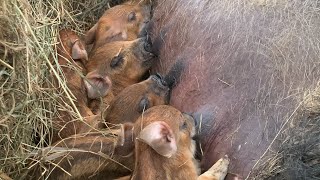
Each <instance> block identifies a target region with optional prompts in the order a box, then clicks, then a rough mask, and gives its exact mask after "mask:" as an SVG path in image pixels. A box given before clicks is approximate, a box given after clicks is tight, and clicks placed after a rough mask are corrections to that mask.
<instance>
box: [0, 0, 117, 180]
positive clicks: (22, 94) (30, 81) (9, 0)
mask: <svg viewBox="0 0 320 180" xmlns="http://www.w3.org/2000/svg"><path fill="white" fill-rule="evenodd" d="M0 3H1V4H0V85H1V88H0V93H1V95H0V149H1V151H0V177H1V178H9V177H11V178H13V179H18V178H20V179H23V169H25V168H26V167H25V166H26V158H27V154H28V153H30V152H32V151H33V150H37V149H39V148H41V147H43V146H45V142H44V139H43V138H40V142H39V143H38V144H34V141H33V137H34V136H35V135H36V134H38V135H39V137H45V136H46V135H47V134H48V133H49V132H50V129H51V125H52V124H51V119H52V117H53V116H55V115H57V110H58V109H69V110H70V111H73V113H74V114H75V115H78V116H80V115H79V114H78V113H77V112H76V111H75V110H74V109H75V108H74V106H72V104H73V103H70V102H72V97H73V95H72V94H71V93H68V89H67V87H66V85H65V80H64V78H58V79H59V84H60V86H61V87H62V89H63V91H64V93H65V94H69V99H68V102H65V103H63V104H61V103H58V101H57V99H63V97H62V95H63V94H64V93H62V92H57V91H56V89H54V88H50V87H52V86H51V85H52V82H53V77H52V75H51V74H50V71H52V72H55V73H54V74H55V75H56V77H63V76H62V72H61V70H59V69H58V71H55V70H54V69H55V68H53V65H51V63H50V58H49V57H54V59H55V62H56V53H55V52H54V45H55V44H56V43H57V33H58V30H59V29H60V28H65V27H68V28H71V29H73V30H75V31H76V32H78V33H79V34H83V33H84V32H85V31H86V30H88V28H89V27H91V26H92V25H93V23H95V22H96V20H97V19H98V18H99V17H100V16H101V14H102V13H103V12H104V11H105V10H106V9H107V8H108V7H110V6H113V5H114V4H117V3H120V1H119V0H117V1H111V0H110V1H108V0H93V1H86V0H81V1H77V0H58V1H55V0H49V1H42V0H40V1H39V0H2V1H1V2H0ZM68 104H71V105H68Z"/></svg>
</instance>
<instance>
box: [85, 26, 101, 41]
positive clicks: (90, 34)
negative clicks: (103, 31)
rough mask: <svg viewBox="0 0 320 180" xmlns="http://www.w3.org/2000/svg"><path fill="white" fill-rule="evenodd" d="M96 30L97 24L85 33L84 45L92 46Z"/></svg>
mask: <svg viewBox="0 0 320 180" xmlns="http://www.w3.org/2000/svg"><path fill="white" fill-rule="evenodd" d="M97 28H98V23H96V24H95V25H94V26H93V27H92V28H91V29H90V30H89V31H88V32H87V33H86V36H85V42H86V44H92V43H93V42H94V41H95V38H96V32H97Z"/></svg>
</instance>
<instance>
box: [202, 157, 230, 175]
mask: <svg viewBox="0 0 320 180" xmlns="http://www.w3.org/2000/svg"><path fill="white" fill-rule="evenodd" d="M228 165H229V158H228V156H227V155H225V156H224V157H223V158H221V159H219V160H218V161H217V162H216V163H215V164H214V165H213V166H212V167H211V168H210V169H209V170H208V171H206V172H204V173H203V174H201V175H200V176H199V177H198V180H223V179H224V178H225V177H226V175H227V171H228Z"/></svg>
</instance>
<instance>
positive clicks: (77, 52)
mask: <svg viewBox="0 0 320 180" xmlns="http://www.w3.org/2000/svg"><path fill="white" fill-rule="evenodd" d="M58 38H59V42H60V43H59V44H58V45H57V53H58V64H59V66H60V67H61V70H62V72H63V74H64V76H65V79H66V85H67V86H68V88H69V89H70V91H71V92H72V94H73V95H74V97H75V99H76V100H75V101H74V103H75V105H76V107H77V109H78V110H79V113H80V114H81V116H83V117H89V116H92V115H93V114H92V112H91V110H90V109H89V108H88V107H87V104H88V98H87V92H86V89H85V85H84V82H83V79H82V78H81V74H85V73H86V70H85V68H84V63H86V61H87V60H88V56H87V52H86V50H85V46H84V44H83V42H82V41H81V40H80V38H79V37H78V35H77V34H76V33H74V32H73V31H71V30H68V29H64V30H61V31H59V37H58ZM56 69H57V71H59V70H58V68H56ZM55 86H59V84H58V80H56V82H55ZM58 90H59V91H61V90H62V88H58ZM64 102H69V99H67V98H65V99H62V100H61V102H60V103H64ZM58 113H59V115H58V117H56V118H54V119H53V126H54V131H53V137H52V142H55V141H57V140H59V139H63V138H65V137H68V136H70V135H73V134H75V133H77V132H79V131H80V129H81V124H83V122H81V121H80V120H75V117H74V116H73V115H72V114H71V113H70V112H69V110H59V112H58ZM91 119H92V118H86V120H87V123H89V124H91V122H90V121H91Z"/></svg>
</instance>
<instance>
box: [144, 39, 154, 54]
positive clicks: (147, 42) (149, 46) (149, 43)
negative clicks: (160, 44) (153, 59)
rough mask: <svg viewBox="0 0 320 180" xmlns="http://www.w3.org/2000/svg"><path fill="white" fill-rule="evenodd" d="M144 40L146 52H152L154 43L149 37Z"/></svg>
mask: <svg viewBox="0 0 320 180" xmlns="http://www.w3.org/2000/svg"><path fill="white" fill-rule="evenodd" d="M143 40H144V46H143V48H144V50H145V51H147V52H152V41H151V38H150V37H149V36H147V37H145V38H143Z"/></svg>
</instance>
